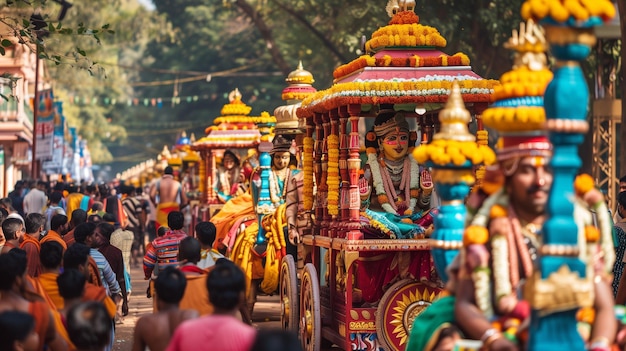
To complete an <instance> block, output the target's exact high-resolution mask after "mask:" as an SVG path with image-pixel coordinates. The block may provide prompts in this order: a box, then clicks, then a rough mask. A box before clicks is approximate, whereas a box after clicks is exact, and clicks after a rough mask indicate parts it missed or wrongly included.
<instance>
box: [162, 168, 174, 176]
mask: <svg viewBox="0 0 626 351" xmlns="http://www.w3.org/2000/svg"><path fill="white" fill-rule="evenodd" d="M163 174H167V175H174V168H172V167H171V166H167V167H165V169H164V170H163Z"/></svg>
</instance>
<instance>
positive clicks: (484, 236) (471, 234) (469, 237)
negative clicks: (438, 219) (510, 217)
mask: <svg viewBox="0 0 626 351" xmlns="http://www.w3.org/2000/svg"><path fill="white" fill-rule="evenodd" d="M488 240H489V231H487V228H485V227H479V226H477V225H471V226H469V227H467V228H465V233H463V245H465V246H469V245H474V244H478V245H484V244H486V243H487V241H488Z"/></svg>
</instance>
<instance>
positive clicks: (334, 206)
mask: <svg viewBox="0 0 626 351" xmlns="http://www.w3.org/2000/svg"><path fill="white" fill-rule="evenodd" d="M326 142H327V147H328V171H327V172H328V173H327V179H326V185H327V186H328V214H330V215H331V216H337V215H338V214H339V136H338V135H334V134H331V135H329V136H328V138H327V139H326Z"/></svg>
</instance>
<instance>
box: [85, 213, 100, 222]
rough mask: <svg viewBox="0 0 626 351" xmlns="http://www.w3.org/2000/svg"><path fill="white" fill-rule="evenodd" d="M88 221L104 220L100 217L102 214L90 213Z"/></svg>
mask: <svg viewBox="0 0 626 351" xmlns="http://www.w3.org/2000/svg"><path fill="white" fill-rule="evenodd" d="M87 222H89V223H96V224H98V223H101V222H102V217H100V215H97V214H95V213H94V214H90V215H89V217H87Z"/></svg>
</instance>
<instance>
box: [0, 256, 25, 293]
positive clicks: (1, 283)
mask: <svg viewBox="0 0 626 351" xmlns="http://www.w3.org/2000/svg"><path fill="white" fill-rule="evenodd" d="M26 261H27V260H26V252H25V251H24V250H22V249H12V250H11V251H9V252H8V253H6V254H3V255H0V291H9V290H13V289H15V288H19V289H21V287H22V286H23V285H24V274H26Z"/></svg>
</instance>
